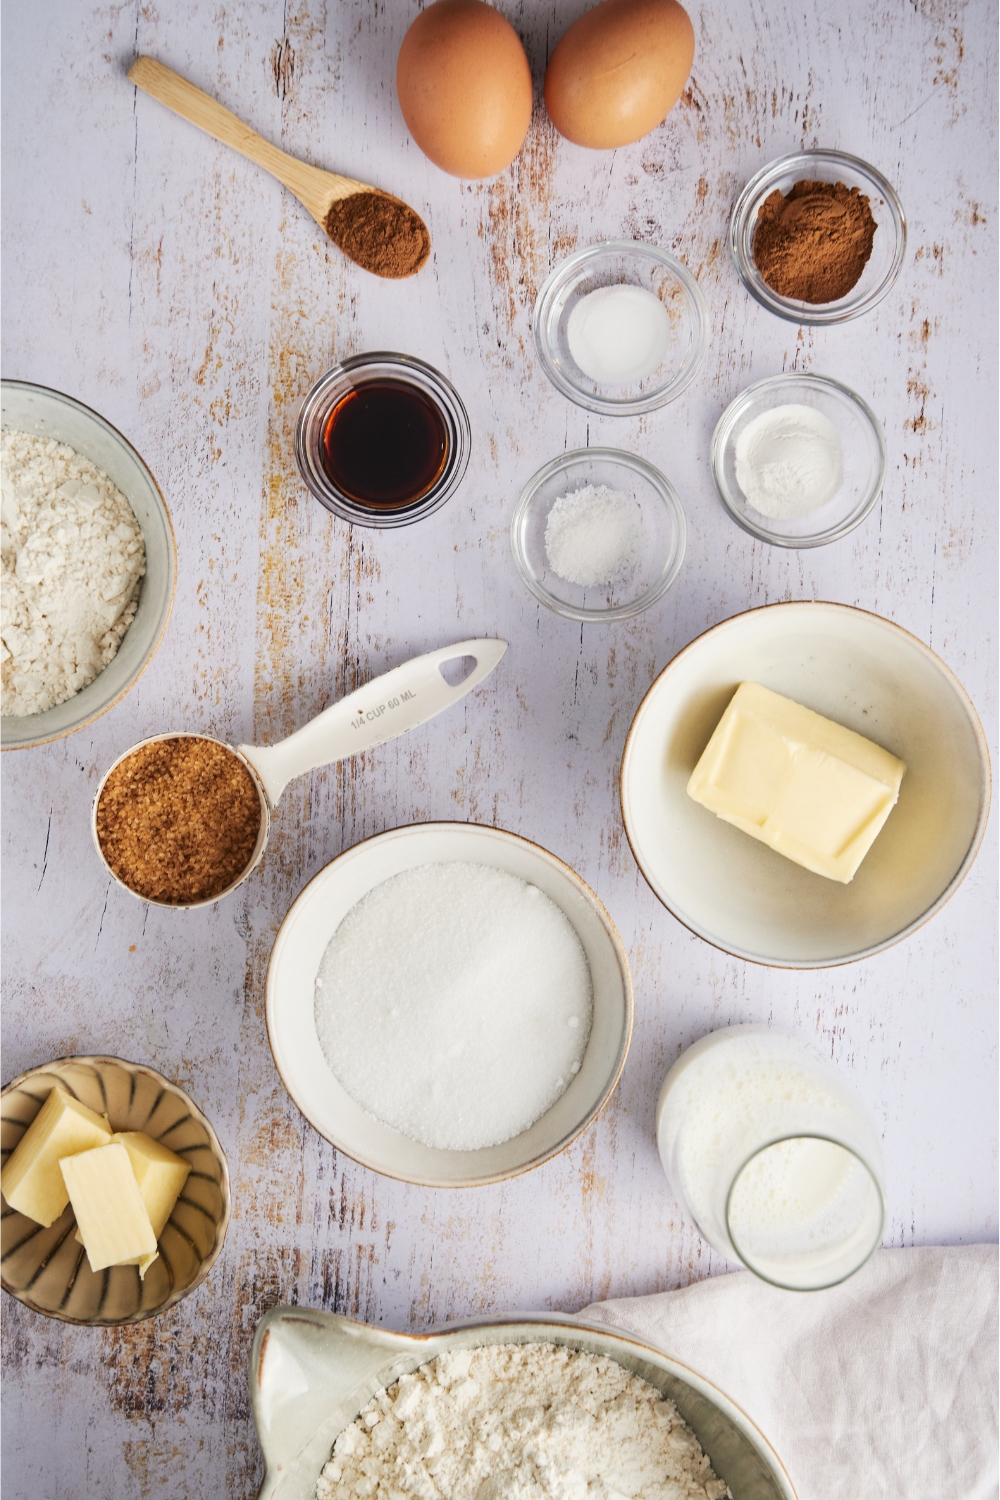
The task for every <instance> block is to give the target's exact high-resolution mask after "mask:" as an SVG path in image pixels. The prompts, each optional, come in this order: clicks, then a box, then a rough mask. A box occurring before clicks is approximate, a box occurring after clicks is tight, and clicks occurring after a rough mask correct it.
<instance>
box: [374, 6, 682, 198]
mask: <svg viewBox="0 0 1000 1500" xmlns="http://www.w3.org/2000/svg"><path fill="white" fill-rule="evenodd" d="M693 58H694V28H693V27H692V25H691V21H690V18H689V17H688V14H687V11H685V10H684V9H683V7H682V6H680V5H679V4H678V3H677V0H603V3H602V4H600V5H596V6H595V7H594V8H593V9H592V10H589V11H587V13H586V14H585V15H583V16H581V18H580V19H579V20H578V21H577V22H575V24H574V25H572V26H571V27H570V28H569V30H568V31H567V32H566V33H565V34H564V35H563V36H562V37H561V38H560V41H559V44H558V46H557V47H556V49H555V51H554V52H553V54H552V57H551V59H550V60H549V65H548V68H547V69H546V72H545V107H546V109H547V110H548V113H549V118H550V119H551V121H552V123H553V125H554V126H555V127H556V129H557V130H558V131H559V133H560V135H563V136H565V137H566V139H567V140H570V141H573V142H575V143H576V144H577V145H578V146H591V147H594V148H597V149H599V150H601V149H603V150H606V149H609V148H611V147H614V146H625V145H628V144H629V142H631V141H637V140H639V139H640V138H641V137H642V136H644V135H647V134H648V133H649V131H651V130H653V129H655V127H656V126H657V125H659V123H660V121H661V120H662V119H663V118H664V116H665V115H666V114H667V112H668V111H669V110H670V109H671V108H672V107H673V105H674V104H675V103H676V102H677V100H678V99H679V97H680V94H681V90H682V89H683V87H684V84H685V82H686V81H687V77H688V74H689V72H690V71H691V63H692V60H693ZM396 89H397V92H398V94H399V103H400V107H401V109H402V111H403V118H404V120H405V121H406V124H407V126H408V127H409V130H410V133H411V135H412V136H413V139H414V140H415V141H416V143H417V145H418V146H419V147H420V149H421V150H422V151H423V152H424V154H425V155H426V156H429V157H430V159H431V161H432V162H435V163H436V165H437V166H439V167H441V168H443V170H444V171H445V172H451V173H452V174H453V175H454V176H456V177H492V176H493V175H494V174H495V173H497V172H502V171H503V170H504V168H505V167H508V166H509V165H510V163H511V162H512V161H513V160H514V157H515V156H516V155H517V153H518V151H520V149H521V146H522V145H523V143H524V138H525V136H526V135H527V133H528V125H529V123H530V121H531V103H532V94H531V69H530V67H529V65H528V59H527V56H526V55H525V51H524V48H523V46H522V45H521V41H520V38H519V37H518V35H517V32H516V31H515V30H514V28H513V27H512V26H511V25H510V23H509V22H508V21H506V20H505V19H504V17H503V16H501V15H500V13H499V11H496V10H494V9H493V7H492V6H491V5H487V4H485V3H484V0H436V4H433V5H429V6H428V7H427V9H426V10H425V11H423V12H422V13H421V14H420V15H419V16H418V17H417V19H416V20H415V21H414V22H413V25H412V26H411V27H410V29H409V31H408V32H407V33H406V36H405V37H404V39H403V45H402V46H401V47H400V49H399V60H398V62H397V65H396Z"/></svg>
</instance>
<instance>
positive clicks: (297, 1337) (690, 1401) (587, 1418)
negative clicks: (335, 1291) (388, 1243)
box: [249, 1307, 796, 1500]
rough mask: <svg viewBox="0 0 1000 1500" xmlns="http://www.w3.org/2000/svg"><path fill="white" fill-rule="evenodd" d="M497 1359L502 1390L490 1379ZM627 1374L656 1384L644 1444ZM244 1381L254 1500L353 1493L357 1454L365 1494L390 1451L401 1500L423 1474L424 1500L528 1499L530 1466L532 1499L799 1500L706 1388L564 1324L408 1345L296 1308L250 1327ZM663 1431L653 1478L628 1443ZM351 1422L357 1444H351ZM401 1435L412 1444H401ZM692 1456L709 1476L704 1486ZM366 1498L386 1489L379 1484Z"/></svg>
mask: <svg viewBox="0 0 1000 1500" xmlns="http://www.w3.org/2000/svg"><path fill="white" fill-rule="evenodd" d="M470 1355H471V1359H470ZM505 1355H506V1358H505V1357H504V1356H505ZM511 1355H514V1356H518V1355H522V1356H524V1357H525V1358H524V1360H523V1361H522V1360H521V1359H519V1358H515V1359H513V1360H512V1359H511V1358H510V1356H511ZM533 1356H535V1359H534V1360H533V1358H532V1357H533ZM581 1356H582V1357H583V1360H581V1358H580V1357H581ZM497 1361H499V1363H500V1364H501V1367H502V1368H501V1372H500V1373H502V1374H503V1375H506V1376H507V1377H508V1379H507V1380H502V1379H500V1380H498V1379H495V1378H490V1377H491V1375H495V1374H496V1373H498V1372H497V1370H496V1368H495V1364H496V1362H497ZM583 1361H586V1362H589V1363H590V1364H591V1366H592V1367H593V1376H592V1377H591V1379H590V1380H586V1379H581V1378H580V1373H581V1372H580V1371H579V1368H578V1367H579V1365H580V1364H581V1363H582V1362H583ZM531 1363H536V1364H537V1365H538V1366H539V1367H540V1368H539V1369H538V1372H537V1374H536V1378H535V1379H534V1380H533V1381H532V1382H530V1383H529V1382H528V1381H526V1380H525V1379H524V1375H525V1374H526V1373H527V1371H526V1370H525V1369H524V1366H525V1365H530V1364H531ZM491 1365H493V1366H494V1368H493V1369H492V1370H491V1368H490V1367H491ZM504 1367H505V1368H504ZM414 1375H416V1379H414V1378H413V1377H414ZM546 1375H547V1378H545V1379H540V1378H538V1377H539V1376H546ZM476 1376H479V1379H478V1380H477V1379H476ZM484 1377H485V1378H484ZM574 1377H575V1378H574ZM595 1377H596V1378H595ZM616 1377H617V1381H618V1383H619V1384H620V1385H621V1386H622V1387H623V1389H622V1391H621V1394H620V1395H619V1396H618V1397H617V1398H615V1397H614V1396H613V1395H612V1397H611V1399H610V1400H607V1399H606V1396H607V1394H609V1393H607V1392H606V1391H604V1390H602V1386H604V1385H605V1384H610V1383H611V1382H612V1381H614V1380H615V1378H616ZM629 1377H634V1380H638V1381H640V1382H645V1383H646V1387H647V1389H648V1387H650V1386H651V1387H652V1388H653V1391H652V1393H650V1394H652V1396H653V1399H654V1409H653V1412H652V1413H651V1414H650V1415H651V1417H652V1420H651V1422H649V1423H648V1425H647V1429H646V1434H641V1429H640V1430H639V1431H637V1430H636V1425H635V1424H634V1423H632V1422H630V1420H629V1419H630V1417H631V1415H632V1413H631V1411H630V1408H631V1407H632V1406H633V1393H634V1392H635V1384H634V1380H633V1381H632V1382H630V1380H629ZM397 1381H398V1382H400V1384H399V1386H396V1384H395V1382H397ZM514 1381H517V1382H518V1383H519V1384H520V1386H521V1389H522V1390H523V1396H522V1397H521V1398H520V1399H519V1393H518V1390H517V1389H516V1388H512V1389H510V1390H509V1392H505V1391H504V1389H503V1388H504V1386H505V1385H508V1384H509V1385H511V1386H512V1387H513V1385H514ZM249 1385H250V1402H251V1407H252V1410H253V1419H254V1425H255V1427H256V1429H257V1437H258V1441H259V1442H260V1446H261V1452H262V1454H263V1458H264V1469H265V1472H264V1481H263V1484H262V1485H261V1489H260V1497H259V1500H325V1497H328V1496H329V1495H330V1494H331V1493H332V1494H334V1495H337V1494H340V1493H341V1492H342V1493H344V1494H348V1493H350V1494H355V1493H357V1494H362V1493H364V1489H363V1488H361V1487H357V1488H356V1487H355V1483H353V1482H351V1480H355V1476H356V1473H357V1468H358V1463H357V1462H356V1461H355V1462H351V1461H350V1458H349V1457H348V1455H349V1454H350V1455H351V1456H352V1457H353V1458H354V1460H357V1459H358V1457H359V1454H358V1449H359V1447H360V1448H361V1450H362V1452H363V1453H364V1454H365V1455H366V1456H365V1457H362V1458H361V1465H362V1466H363V1467H362V1472H363V1473H364V1474H365V1475H366V1476H368V1475H371V1476H373V1477H371V1478H369V1480H368V1482H369V1483H371V1484H372V1486H373V1488H374V1485H375V1483H376V1482H377V1480H378V1479H379V1478H380V1477H381V1474H383V1473H384V1472H385V1471H386V1470H389V1471H390V1472H392V1470H393V1468H394V1467H395V1465H394V1464H393V1463H392V1462H391V1460H392V1458H393V1457H394V1456H396V1455H394V1454H393V1451H392V1450H393V1448H394V1447H395V1448H396V1449H397V1454H398V1456H399V1457H400V1458H401V1464H400V1467H402V1466H403V1465H405V1468H406V1470H408V1471H409V1476H410V1477H408V1480H406V1481H404V1485H405V1488H406V1493H407V1494H409V1493H412V1494H414V1495H416V1494H427V1493H430V1489H429V1484H430V1483H431V1481H430V1478H429V1475H428V1473H427V1470H426V1469H425V1464H428V1466H429V1467H430V1468H431V1469H432V1470H433V1473H434V1483H435V1490H434V1493H438V1494H447V1495H449V1496H453V1497H455V1500H459V1497H460V1496H461V1497H463V1500H464V1497H466V1496H472V1495H475V1496H476V1497H477V1500H504V1497H510V1496H514V1495H535V1494H541V1493H542V1486H541V1484H540V1483H539V1482H538V1480H539V1478H540V1475H539V1471H540V1470H541V1472H542V1473H543V1474H544V1473H545V1472H546V1471H548V1472H547V1477H549V1478H550V1481H551V1483H552V1488H550V1487H549V1485H546V1486H545V1490H544V1493H545V1494H553V1495H555V1494H558V1495H567V1496H568V1495H570V1494H572V1495H578V1494H583V1493H584V1491H586V1493H587V1494H588V1495H598V1494H601V1495H607V1494H609V1493H613V1494H619V1495H622V1494H627V1495H634V1496H643V1497H650V1500H652V1497H654V1496H656V1497H660V1496H663V1497H665V1496H668V1495H669V1496H670V1497H671V1500H695V1497H698V1500H705V1497H706V1496H715V1495H718V1494H719V1493H720V1491H724V1490H725V1487H726V1486H728V1490H725V1492H726V1493H728V1494H730V1495H733V1496H735V1497H736V1500H796V1492H795V1488H794V1486H793V1484H792V1481H791V1479H790V1478H789V1475H788V1472H787V1470H786V1469H785V1467H784V1465H783V1464H782V1462H781V1460H780V1458H779V1457H778V1455H777V1454H776V1453H775V1451H774V1449H773V1448H772V1447H771V1444H770V1443H769V1442H768V1440H767V1438H766V1437H765V1436H764V1434H763V1433H762V1432H761V1431H760V1429H759V1428H758V1427H757V1425H756V1423H755V1422H753V1421H752V1419H751V1418H750V1417H748V1416H747V1414H746V1412H744V1411H743V1410H742V1409H741V1408H740V1407H739V1406H737V1404H736V1402H735V1401H732V1400H731V1399H730V1398H729V1397H728V1396H727V1395H726V1394H725V1393H724V1392H723V1391H721V1390H720V1389H719V1388H718V1386H716V1385H713V1384H712V1382H711V1381H709V1380H706V1379H705V1378H704V1376H702V1375H699V1374H698V1373H697V1372H696V1371H694V1370H692V1369H690V1368H689V1367H688V1366H687V1365H684V1364H682V1363H681V1362H680V1361H679V1360H676V1359H673V1358H671V1357H670V1355H668V1354H665V1353H664V1352H663V1351H662V1350H660V1349H656V1348H653V1347H652V1346H651V1345H649V1344H647V1343H645V1342H643V1341H642V1340H641V1339H639V1338H636V1337H635V1335H633V1334H630V1333H623V1332H622V1331H620V1330H619V1329H615V1328H610V1327H608V1325H607V1324H604V1323H599V1322H597V1321H594V1322H588V1321H586V1320H585V1319H584V1318H576V1317H570V1316H567V1315H565V1314H559V1313H556V1314H547V1313H508V1314H498V1315H494V1316H492V1317H488V1318H483V1319H478V1320H475V1321H472V1320H470V1321H469V1322H463V1323H458V1324H452V1325H449V1326H447V1327H444V1328H437V1329H431V1330H430V1331H429V1332H427V1333H417V1334H410V1333H394V1332H391V1331H390V1330H389V1329H387V1328H381V1327H379V1328H375V1327H371V1326H369V1325H368V1324H366V1323H357V1322H354V1321H353V1320H352V1319H349V1318H344V1317H340V1316H338V1315H337V1314H336V1313H328V1312H320V1311H318V1310H314V1309H312V1308H307V1307H274V1308H272V1309H271V1310H270V1312H268V1313H265V1315H264V1317H263V1318H262V1319H261V1321H260V1323H259V1324H258V1326H257V1332H256V1335H255V1336H254V1341H253V1349H252V1351H251V1354H250V1381H249ZM656 1395H659V1396H660V1397H661V1398H662V1404H658V1403H655V1397H656ZM421 1397H423V1401H422V1402H421ZM373 1398H374V1399H373ZM602 1398H604V1399H602ZM657 1405H658V1407H659V1409H657ZM505 1410H506V1412H507V1413H509V1415H510V1420H508V1421H507V1422H504V1420H503V1418H504V1415H505ZM463 1413H466V1414H468V1425H467V1426H465V1427H464V1430H463V1423H462V1414H463ZM636 1416H640V1413H636ZM678 1418H679V1419H680V1421H681V1422H682V1423H683V1424H684V1425H683V1426H679V1425H677V1419H678ZM359 1419H360V1420H359ZM640 1420H641V1416H640ZM660 1423H663V1425H664V1427H666V1425H667V1424H668V1423H669V1425H670V1427H671V1429H672V1433H671V1438H668V1440H667V1444H666V1448H667V1451H666V1453H663V1450H662V1449H660V1450H659V1452H660V1453H661V1454H662V1456H663V1460H665V1461H661V1463H659V1464H657V1463H655V1461H654V1463H653V1465H652V1468H653V1471H654V1472H653V1475H652V1476H651V1475H650V1473H649V1468H650V1467H651V1466H650V1465H649V1464H648V1463H645V1464H643V1463H637V1462H636V1460H637V1459H640V1458H642V1457H643V1456H645V1455H643V1454H642V1453H641V1451H640V1452H637V1450H640V1449H641V1448H644V1447H646V1446H647V1444H646V1443H643V1442H641V1441H640V1442H637V1441H636V1439H637V1437H640V1436H646V1435H649V1434H648V1427H649V1426H652V1427H653V1428H654V1429H655V1428H656V1427H657V1426H659V1425H660ZM352 1425H353V1426H354V1427H355V1428H358V1427H360V1428H361V1429H362V1431H363V1432H364V1431H367V1433H368V1434H369V1436H368V1438H367V1439H366V1438H365V1437H364V1436H362V1437H361V1438H360V1441H358V1440H355V1441H353V1442H352V1441H350V1439H349V1436H348V1434H349V1429H351V1427H352ZM376 1434H378V1435H376ZM410 1436H412V1437H413V1439H414V1440H415V1441H413V1442H407V1441H406V1439H407V1438H408V1437H410ZM650 1436H651V1435H650ZM345 1438H346V1439H348V1440H347V1441H345ZM394 1438H395V1439H396V1442H395V1443H394V1441H393V1439H394ZM574 1438H576V1442H573V1439H574ZM400 1439H402V1441H400ZM482 1439H485V1441H482ZM335 1445H336V1449H337V1450H339V1451H334V1452H332V1451H331V1450H333V1449H334V1447H335ZM648 1446H649V1447H654V1444H652V1443H650V1444H649V1445H648ZM699 1447H700V1450H701V1452H703V1453H704V1455H705V1457H706V1458H707V1459H708V1461H709V1463H710V1464H711V1468H712V1470H713V1471H714V1475H715V1476H717V1477H716V1478H712V1479H707V1481H706V1477H705V1475H704V1472H703V1471H702V1470H701V1469H700V1465H699V1464H698V1462H697V1459H698V1457H699V1454H698V1449H699ZM414 1449H417V1450H420V1451H419V1452H416V1453H415V1452H414V1451H413V1450H414ZM484 1449H486V1450H487V1451H486V1452H485V1453H484V1451H483V1450H484ZM400 1450H401V1451H400ZM407 1450H409V1451H407ZM692 1450H693V1451H692ZM654 1451H655V1448H654ZM331 1460H332V1462H331ZM387 1460H388V1462H387ZM678 1460H680V1462H678ZM685 1460H686V1461H685ZM484 1468H485V1469H487V1470H488V1473H489V1477H488V1478H486V1479H485V1480H483V1479H482V1471H483V1469H484ZM338 1470H343V1471H344V1474H343V1478H344V1479H345V1480H347V1479H348V1475H350V1480H348V1483H345V1484H343V1486H341V1483H340V1481H339V1480H338V1479H337V1478H336V1477H335V1476H336V1473H337V1471H338ZM671 1470H673V1473H671V1472H670V1471H671ZM678 1470H679V1471H680V1472H678ZM567 1471H568V1472H567ZM574 1471H575V1472H574ZM630 1471H631V1472H630ZM644 1471H645V1472H644ZM685 1471H687V1472H685ZM398 1472H399V1470H398V1469H397V1470H396V1473H398ZM321 1476H322V1477H321ZM395 1477H396V1474H395V1473H394V1474H393V1479H395ZM421 1479H423V1481H424V1487H423V1488H421V1487H420V1480H421ZM588 1479H589V1480H590V1481H591V1482H590V1483H589V1484H588ZM532 1480H534V1481H535V1482H534V1483H533V1482H532ZM608 1480H610V1481H611V1482H610V1483H608ZM442 1481H444V1482H443V1483H442ZM560 1481H562V1483H560ZM361 1483H362V1485H364V1483H365V1481H364V1480H362V1482H361ZM348 1484H350V1488H348ZM390 1484H391V1485H392V1489H391V1492H392V1493H393V1494H396V1493H400V1491H399V1489H398V1488H397V1486H396V1485H395V1484H392V1481H391V1480H390ZM378 1493H379V1494H384V1493H386V1488H385V1487H384V1486H383V1485H382V1484H379V1485H378Z"/></svg>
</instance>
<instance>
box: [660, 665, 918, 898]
mask: <svg viewBox="0 0 1000 1500" xmlns="http://www.w3.org/2000/svg"><path fill="white" fill-rule="evenodd" d="M905 772H906V766H905V764H904V763H903V761H901V760H897V758H896V757H895V756H894V755H890V754H889V752H888V750H883V749H881V748H880V746H878V745H875V744H873V743H872V741H871V740H866V739H865V738H864V736H863V735H860V734H855V733H854V730H853V729H845V728H844V726H843V725H842V724H835V723H834V722H833V720H832V719H825V718H824V717H823V715H822V714H817V713H813V711H812V709H811V708H803V707H802V706H801V704H798V703H793V702H792V700H791V699H790V698H782V697H781V695H780V694H778V693H772V692H771V690H770V689H769V688H765V687H761V686H760V685H759V684H758V683H756V682H743V683H741V684H740V686H739V687H738V688H737V689H736V692H735V693H734V694H733V697H732V698H731V700H730V703H729V707H728V708H727V709H726V711H725V713H724V714H723V715H722V718H721V719H720V720H719V722H718V724H717V725H716V727H715V732H714V734H713V735H712V738H711V739H710V740H709V742H708V744H707V745H706V746H705V750H704V753H703V754H702V757H701V759H700V760H699V762H698V764H697V765H696V766H695V768H694V771H693V772H692V774H691V779H690V781H689V782H688V785H687V790H688V796H689V797H693V798H694V800H695V801H696V802H700V803H701V804H702V806H703V807H707V808H708V810H709V811H710V812H714V813H716V814H717V815H718V817H720V818H724V819H725V821H726V822H727V823H732V824H734V826H735V827H737V828H742V830H743V832H744V833H749V834H750V836H751V838H755V839H760V841H761V843H764V844H768V845H769V846H770V847H771V848H772V849H774V850H776V851H777V853H778V854H784V855H785V856H786V858H788V859H793V860H794V861H795V863H796V864H799V865H804V866H805V868H806V869H807V870H812V871H813V872H814V873H815V874H816V875H825V876H826V878H827V879H828V880H839V881H840V882H841V883H842V884H844V885H847V884H848V882H849V881H851V880H853V879H854V875H855V872H856V871H857V868H858V866H859V865H860V863H861V861H862V860H863V859H864V857H865V855H866V854H867V853H868V850H869V849H870V848H871V846H872V844H873V843H874V842H875V839H876V838H877V836H878V834H879V832H880V831H881V829H882V825H883V824H884V823H885V820H886V818H887V817H888V816H889V814H890V812H891V811H892V809H893V808H894V807H895V805H896V800H897V798H898V797H899V786H900V782H901V781H902V779H903V776H904V774H905Z"/></svg>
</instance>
